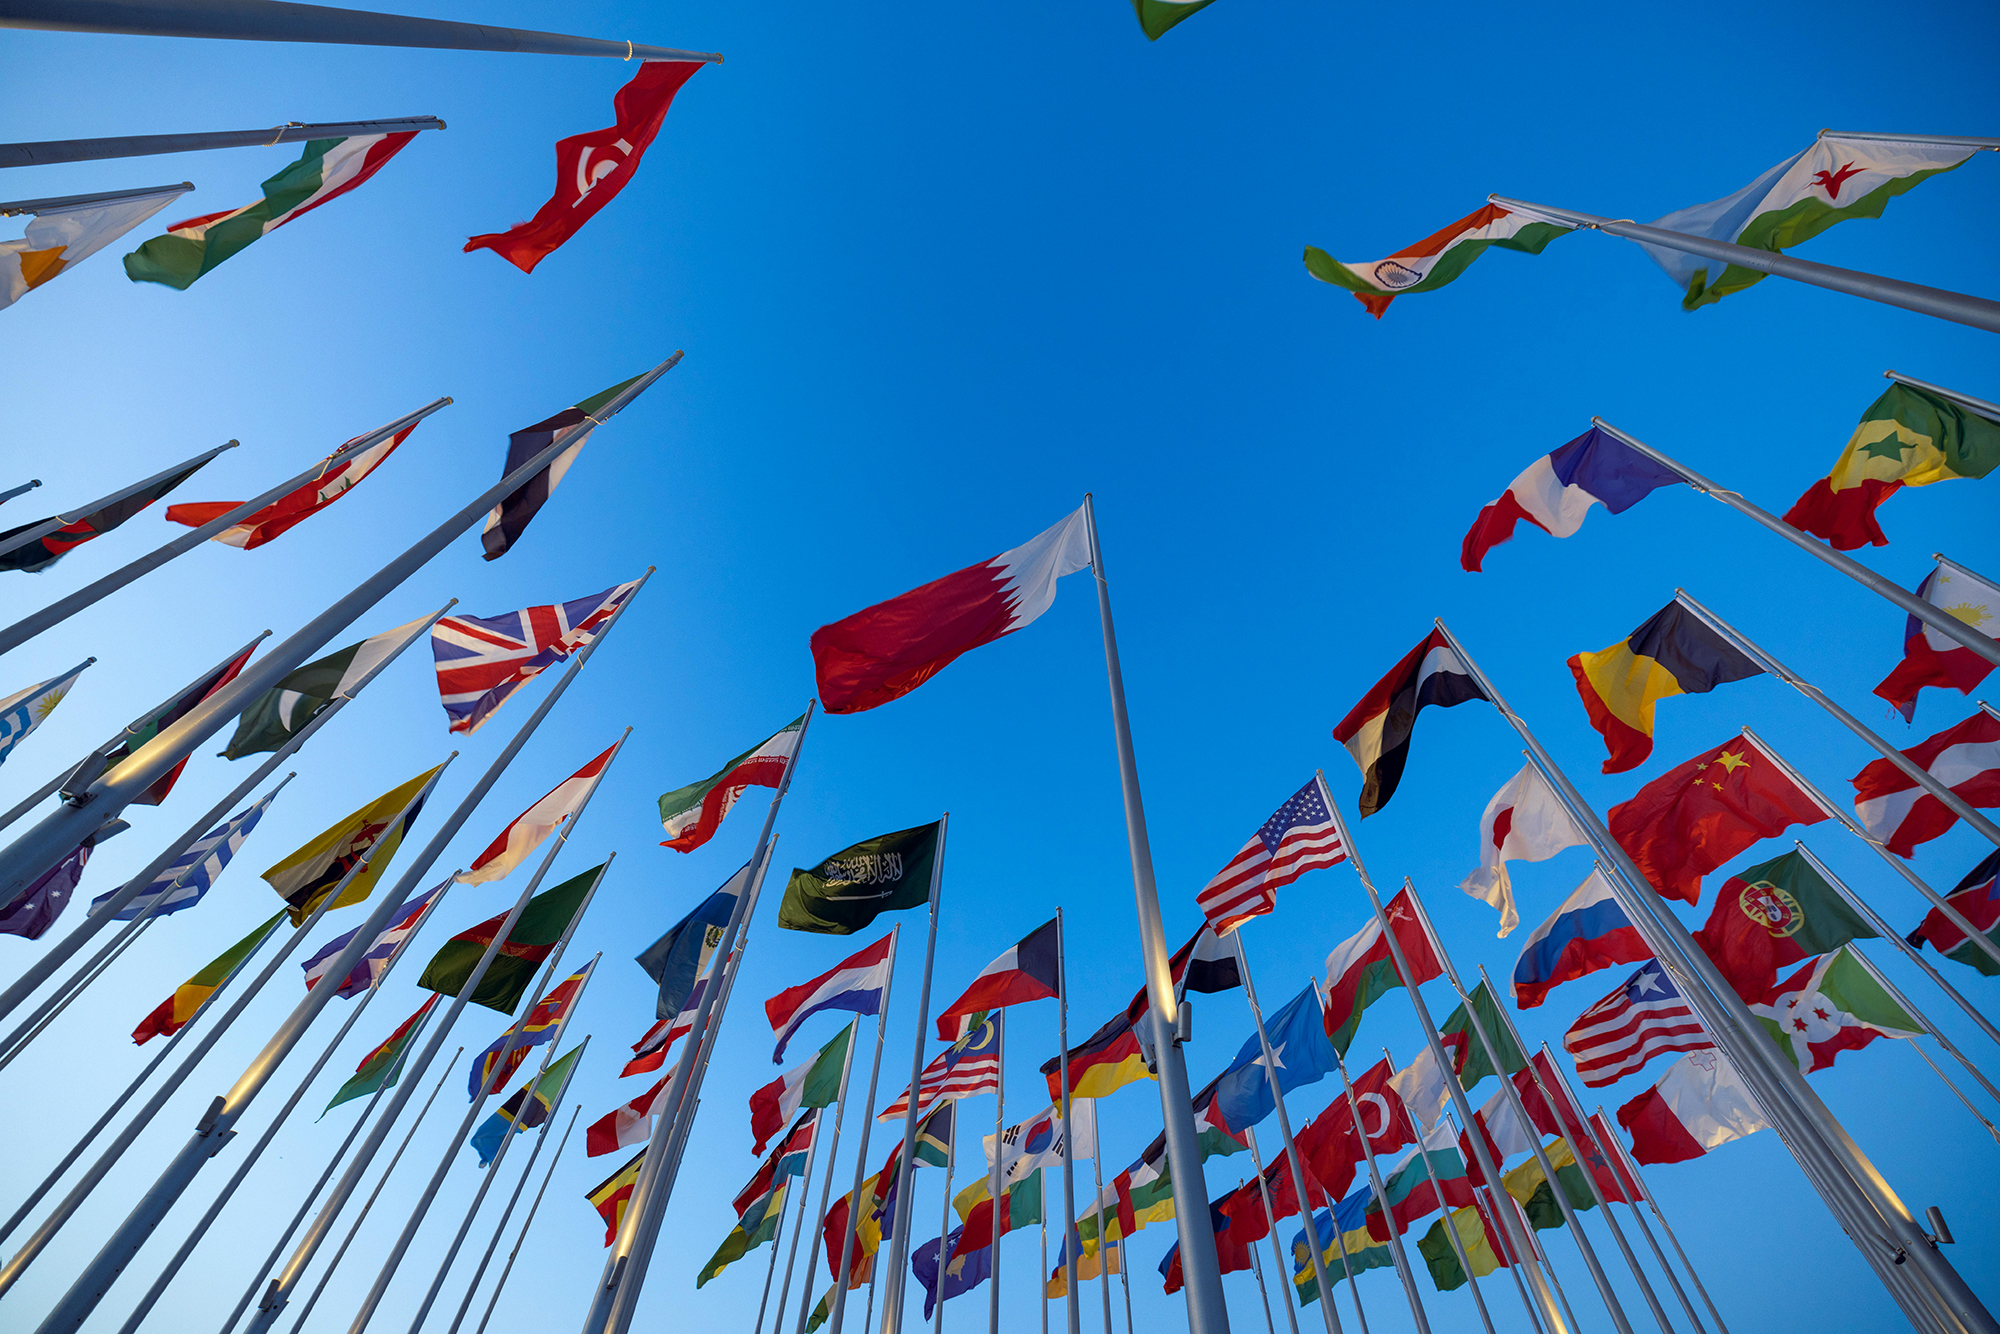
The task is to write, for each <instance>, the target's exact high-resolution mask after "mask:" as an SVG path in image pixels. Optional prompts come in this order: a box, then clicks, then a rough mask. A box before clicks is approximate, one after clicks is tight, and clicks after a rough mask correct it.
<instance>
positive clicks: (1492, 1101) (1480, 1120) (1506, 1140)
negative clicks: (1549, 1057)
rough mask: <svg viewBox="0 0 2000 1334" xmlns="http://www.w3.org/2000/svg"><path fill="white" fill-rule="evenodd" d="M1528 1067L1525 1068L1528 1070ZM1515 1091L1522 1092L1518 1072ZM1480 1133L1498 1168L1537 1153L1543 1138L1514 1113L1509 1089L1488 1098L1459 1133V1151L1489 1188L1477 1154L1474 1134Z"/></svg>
mask: <svg viewBox="0 0 2000 1334" xmlns="http://www.w3.org/2000/svg"><path fill="white" fill-rule="evenodd" d="M1526 1068H1527V1067H1526V1066H1525V1065H1523V1066H1522V1069H1523V1070H1525V1069H1526ZM1511 1082H1512V1083H1514V1085H1515V1089H1514V1092H1515V1094H1519V1092H1520V1077H1519V1074H1518V1073H1517V1074H1516V1076H1515V1078H1514V1079H1513V1080H1512V1081H1511ZM1475 1132H1476V1133H1477V1134H1478V1135H1479V1136H1480V1138H1481V1139H1482V1140H1483V1141H1484V1142H1485V1144H1486V1152H1487V1153H1488V1154H1490V1155H1492V1158H1493V1165H1494V1166H1495V1167H1498V1166H1500V1165H1501V1164H1503V1163H1505V1162H1506V1161H1507V1160H1508V1159H1509V1158H1512V1157H1514V1156H1515V1155H1517V1154H1523V1153H1533V1152H1534V1149H1535V1145H1536V1144H1537V1143H1538V1142H1539V1138H1538V1136H1537V1135H1536V1133H1535V1128H1534V1126H1532V1125H1530V1124H1529V1123H1528V1122H1527V1120H1525V1119H1524V1118H1523V1117H1522V1116H1521V1114H1520V1113H1519V1112H1516V1111H1515V1110H1514V1102H1513V1098H1512V1097H1510V1096H1509V1094H1508V1091H1507V1090H1506V1089H1501V1090H1500V1091H1499V1092H1497V1093H1495V1094H1494V1095H1493V1096H1492V1097H1490V1098H1488V1099H1487V1100H1486V1102H1485V1104H1484V1105H1482V1106H1481V1107H1480V1109H1479V1110H1478V1111H1476V1112H1474V1113H1473V1114H1472V1126H1471V1127H1470V1128H1469V1129H1467V1130H1462V1131H1460V1132H1459V1136H1458V1151H1459V1155H1460V1156H1461V1157H1463V1158H1464V1159H1465V1163H1466V1170H1467V1171H1468V1172H1470V1173H1471V1174H1472V1176H1473V1179H1474V1180H1475V1181H1476V1182H1477V1183H1478V1184H1480V1185H1485V1184H1487V1183H1486V1177H1485V1173H1483V1172H1482V1171H1480V1168H1479V1155H1478V1154H1477V1153H1475V1152H1474V1151H1473V1147H1472V1135H1473V1134H1474V1133H1475Z"/></svg>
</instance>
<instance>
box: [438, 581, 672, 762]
mask: <svg viewBox="0 0 2000 1334" xmlns="http://www.w3.org/2000/svg"><path fill="white" fill-rule="evenodd" d="M638 586H639V581H638V580H636V579H635V580H633V581H632V582H631V583H628V584H619V585H618V586H617V587H616V588H607V589H605V590H604V591H603V592H602V593H596V594H593V595H591V596H590V597H587V598H577V599H576V600H575V601H573V602H557V603H553V604H551V605H549V606H545V607H524V608H522V609H521V610H520V611H510V612H508V613H506V614H505V615H503V616H490V617H487V616H446V617H444V618H443V619H442V620H440V621H439V622H438V623H437V624H436V625H434V626H432V627H431V652H432V654H433V655H434V656H435V657H436V659H437V676H438V696H439V698H440V700H441V702H442V703H443V704H444V711H445V714H446V716H448V717H449V718H450V719H451V730H452V731H454V732H476V731H478V730H479V727H480V725H481V724H482V723H484V722H485V721H486V720H487V719H488V718H490V717H492V716H493V711H494V710H495V709H498V708H499V707H500V706H501V705H502V704H504V703H506V702H507V697H508V696H509V695H511V694H513V693H514V692H515V691H516V690H518V689H520V688H521V687H522V686H523V685H526V684H527V683H528V682H529V681H532V680H533V679H534V678H535V677H536V676H537V675H539V674H540V673H541V672H542V671H543V670H544V669H545V668H548V667H552V666H554V665H555V664H556V663H558V662H561V661H563V660H564V659H565V658H567V657H569V655H570V654H572V653H574V652H576V651H577V650H578V649H580V648H583V647H585V646H586V645H588V644H589V643H590V641H591V640H593V639H595V638H597V632H598V631H599V630H601V629H602V628H603V627H604V624H605V622H607V621H609V620H610V619H611V617H612V615H613V614H614V613H615V612H617V610H618V609H619V608H620V607H622V606H623V605H625V599H627V598H629V597H631V596H632V590H633V589H635V588H637V587H638Z"/></svg>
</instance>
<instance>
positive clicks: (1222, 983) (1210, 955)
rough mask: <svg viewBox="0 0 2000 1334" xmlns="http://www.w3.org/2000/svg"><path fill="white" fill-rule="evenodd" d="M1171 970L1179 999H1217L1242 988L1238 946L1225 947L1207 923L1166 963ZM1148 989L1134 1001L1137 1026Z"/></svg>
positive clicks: (1229, 944)
mask: <svg viewBox="0 0 2000 1334" xmlns="http://www.w3.org/2000/svg"><path fill="white" fill-rule="evenodd" d="M1167 965H1168V970H1169V972H1170V973H1171V975H1172V977H1173V979H1174V991H1175V994H1176V995H1184V994H1186V993H1187V992H1190V991H1193V992H1197V993H1199V994H1201V995H1205V996H1207V995H1214V994H1215V993H1216V992H1219V991H1234V990H1236V988H1238V987H1240V986H1242V985H1243V970H1242V969H1241V968H1240V967H1239V966H1238V960H1237V958H1236V943H1235V942H1234V941H1231V942H1229V943H1228V944H1224V943H1223V941H1222V938H1221V937H1220V936H1218V935H1216V934H1215V930H1214V928H1213V927H1211V926H1209V925H1208V924H1207V923H1206V922H1204V923H1202V925H1201V927H1200V928H1199V929H1198V930H1196V931H1195V933H1194V934H1193V935H1192V936H1190V937H1188V942H1187V944H1185V945H1183V946H1181V947H1180V948H1179V949H1177V950H1175V951H1174V952H1173V955H1172V957H1170V958H1169V959H1168V960H1167ZM1145 996H1146V989H1145V988H1144V987H1141V988H1139V994H1138V995H1137V996H1135V997H1133V1004H1134V1005H1135V1006H1138V1007H1139V1008H1138V1009H1137V1010H1135V1011H1133V1012H1132V1013H1133V1015H1134V1020H1133V1021H1134V1022H1135V1023H1136V1022H1137V1016H1138V1015H1139V1014H1141V1013H1144V1010H1145Z"/></svg>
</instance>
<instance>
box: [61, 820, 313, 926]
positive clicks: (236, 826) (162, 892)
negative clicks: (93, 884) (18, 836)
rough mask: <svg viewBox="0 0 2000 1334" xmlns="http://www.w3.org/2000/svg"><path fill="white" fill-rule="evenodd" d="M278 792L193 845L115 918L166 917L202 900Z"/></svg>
mask: <svg viewBox="0 0 2000 1334" xmlns="http://www.w3.org/2000/svg"><path fill="white" fill-rule="evenodd" d="M277 795H278V794H277V793H276V792H272V793H270V794H269V795H268V796H265V797H263V798H261V799H260V800H258V801H255V802H253V803H251V804H250V805H249V806H246V807H244V808H243V809H242V810H240V811H238V812H237V813H236V814H234V815H232V816H230V817H229V818H228V819H227V820H224V821H223V822H222V823H221V824H219V825H217V826H216V827H215V828H213V829H211V830H209V831H208V832H207V833H206V834H204V835H202V836H201V838H199V839H197V840H196V841H195V842H194V843H192V844H190V845H189V847H188V850H187V851H186V852H183V853H182V854H181V855H180V856H179V857H176V858H175V859H174V862H173V864H172V865H171V866H169V867H167V868H166V869H165V870H163V871H161V872H160V873H159V874H158V875H156V876H154V877H153V883H152V884H150V885H148V886H146V888H145V889H144V890H142V891H140V893H139V897H138V898H136V899H133V900H132V901H131V902H130V903H128V904H126V905H125V906H124V907H123V908H120V909H119V910H118V915H117V917H116V918H114V919H113V920H115V921H120V922H129V921H132V920H133V919H134V918H136V917H141V916H144V915H146V914H147V913H152V914H154V915H157V916H166V915H167V914H169V913H177V912H179V911H180V910H181V909H183V908H192V907H194V905H195V904H197V903H200V902H201V899H202V896H203V895H204V894H206V893H208V891H209V890H210V889H212V888H213V887H214V886H215V878H216V877H217V876H219V875H221V874H222V869H223V868H224V867H225V866H227V865H229V859H230V858H232V857H234V856H235V855H236V854H237V852H238V850H240V849H241V848H242V846H243V842H244V840H245V839H247V838H249V837H250V831H251V830H253V829H255V828H256V827H257V822H258V821H259V820H261V819H263V818H264V812H265V811H267V810H269V809H270V808H271V802H272V800H273V799H274V798H276V797H277ZM117 892H118V891H117V890H115V889H114V890H110V891H108V892H106V893H103V894H100V895H98V896H97V897H96V898H94V899H92V900H91V901H90V907H91V911H92V912H95V911H97V908H98V905H99V904H101V903H103V902H104V901H105V900H106V899H109V898H110V897H111V896H112V895H113V894H116V893H117Z"/></svg>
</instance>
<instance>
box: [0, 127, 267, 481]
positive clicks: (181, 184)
mask: <svg viewBox="0 0 2000 1334" xmlns="http://www.w3.org/2000/svg"><path fill="white" fill-rule="evenodd" d="M265 133H267V134H268V133H270V131H268V130H267V131H265ZM42 146H43V145H40V144H0V159H4V158H5V157H7V156H8V150H9V149H12V148H39V147H42ZM10 165H13V164H10ZM19 165H21V166H27V165H29V164H27V163H21V164H19ZM192 189H194V182H193V181H176V182H175V183H174V184H172V185H143V186H140V187H139V188H138V189H136V190H101V191H98V192H97V193H96V194H88V195H52V196H50V197H49V198H46V199H10V200H8V201H7V202H6V203H4V204H0V217H6V218H11V217H16V216H18V215H20V214H23V213H54V212H58V211H60V210H64V209H72V208H81V207H82V206H83V205H85V204H108V203H111V202H112V201H114V200H119V199H145V198H147V197H149V196H152V195H184V194H186V193H187V192H188V191H190V190H192ZM40 485H41V483H40V482H30V483H28V484H27V485H26V486H17V487H15V488H14V489H13V490H11V491H0V505H4V504H6V503H7V502H8V501H10V500H12V499H13V498H14V497H15V496H18V495H22V494H24V493H26V492H29V491H32V490H34V489H35V488H36V487H38V486H40Z"/></svg>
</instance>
